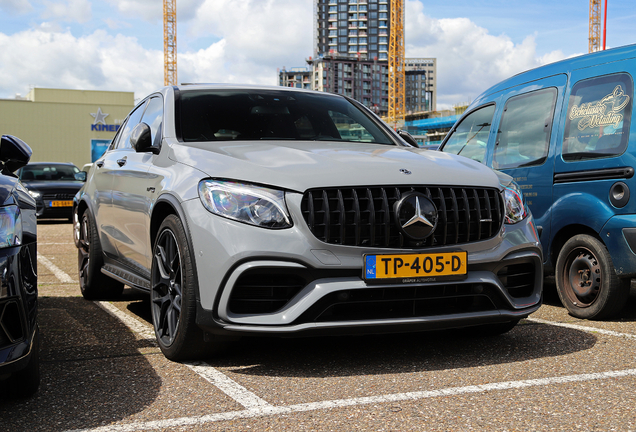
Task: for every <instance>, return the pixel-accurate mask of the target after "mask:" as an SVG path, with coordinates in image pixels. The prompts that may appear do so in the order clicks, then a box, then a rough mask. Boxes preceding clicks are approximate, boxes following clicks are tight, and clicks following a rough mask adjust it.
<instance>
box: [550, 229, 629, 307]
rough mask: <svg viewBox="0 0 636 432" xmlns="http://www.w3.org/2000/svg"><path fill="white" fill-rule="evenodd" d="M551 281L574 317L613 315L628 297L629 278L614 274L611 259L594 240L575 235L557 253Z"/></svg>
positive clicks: (587, 236) (604, 249) (603, 246)
mask: <svg viewBox="0 0 636 432" xmlns="http://www.w3.org/2000/svg"><path fill="white" fill-rule="evenodd" d="M555 281H556V286H557V292H558V294H559V298H560V299H561V303H563V305H564V306H565V308H566V309H567V310H568V312H570V314H572V315H574V316H575V317H577V318H582V319H605V318H609V317H611V316H613V315H616V314H618V313H619V312H620V310H621V309H622V308H623V306H624V305H625V302H626V301H627V298H628V297H629V288H630V283H631V279H629V278H619V277H618V276H617V275H616V270H615V269H614V264H613V263H612V257H611V256H610V254H609V252H608V250H607V248H606V247H605V245H604V244H603V243H602V242H601V241H600V240H598V239H596V238H594V237H592V236H589V235H585V234H579V235H576V236H574V237H572V238H571V239H569V240H568V241H567V242H566V243H565V245H563V248H562V249H561V251H560V252H559V256H558V258H557V264H556V272H555Z"/></svg>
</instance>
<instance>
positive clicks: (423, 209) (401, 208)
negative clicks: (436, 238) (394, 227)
mask: <svg viewBox="0 0 636 432" xmlns="http://www.w3.org/2000/svg"><path fill="white" fill-rule="evenodd" d="M395 206H396V214H397V222H398V227H399V228H400V231H402V233H403V234H404V235H406V236H407V237H409V238H411V239H413V240H424V239H426V238H427V237H429V236H430V235H431V234H432V233H433V231H435V227H436V226H437V207H435V204H434V203H433V201H431V200H430V199H429V198H428V197H427V196H426V195H424V194H422V193H419V192H412V193H409V194H406V195H404V197H402V199H400V200H399V201H398V202H397V203H396V204H395Z"/></svg>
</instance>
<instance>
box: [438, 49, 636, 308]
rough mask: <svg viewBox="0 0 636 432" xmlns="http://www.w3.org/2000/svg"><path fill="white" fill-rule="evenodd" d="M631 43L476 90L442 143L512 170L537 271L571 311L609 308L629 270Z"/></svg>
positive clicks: (635, 184)
mask: <svg viewBox="0 0 636 432" xmlns="http://www.w3.org/2000/svg"><path fill="white" fill-rule="evenodd" d="M635 75H636V45H630V46H625V47H621V48H616V49H612V50H607V51H602V52H598V53H594V54H588V55H583V56H580V57H576V58H572V59H568V60H564V61H560V62H557V63H552V64H549V65H546V66H543V67H540V68H537V69H534V70H531V71H528V72H524V73H521V74H519V75H516V76H514V77H512V78H510V79H508V80H506V81H503V82H501V83H499V84H497V85H495V86H493V87H491V88H490V89H488V90H486V91H485V92H484V93H482V94H481V95H480V96H479V97H478V98H477V99H476V100H475V101H474V102H473V103H472V104H471V106H470V107H469V109H468V110H467V111H466V113H465V114H464V116H463V117H462V118H461V119H460V120H459V121H458V122H457V123H456V124H455V126H454V127H453V128H452V129H451V131H450V132H449V134H448V135H447V137H446V139H445V140H444V142H443V143H442V146H441V150H442V151H444V152H449V153H455V154H461V155H464V156H467V157H469V158H472V159H475V160H477V161H480V162H482V163H484V164H486V165H488V166H490V167H492V168H495V169H498V170H501V171H503V172H505V173H507V174H509V175H511V176H512V177H513V178H514V180H515V181H516V182H517V183H518V184H519V185H520V187H521V190H522V191H523V195H524V197H525V199H526V201H527V204H528V206H529V207H530V209H531V210H532V213H533V215H534V217H535V220H536V223H537V229H538V231H539V234H540V238H541V242H542V244H543V256H544V260H545V262H544V267H545V270H546V273H547V274H549V273H551V272H553V273H554V275H555V280H556V286H557V290H558V293H559V296H560V298H561V301H562V302H563V304H564V305H565V307H566V308H567V309H568V311H569V312H570V313H571V314H572V315H574V316H576V317H579V318H594V319H602V318H607V317H610V316H613V315H615V314H617V313H618V312H619V311H620V310H621V308H622V307H623V306H624V304H625V302H626V300H627V297H628V295H629V288H630V282H631V279H632V278H633V277H634V276H636V253H635V252H636V194H635V196H634V197H632V196H631V191H635V192H636V178H635V177H634V166H635V165H636V127H632V123H631V120H632V111H633V104H634V76H635Z"/></svg>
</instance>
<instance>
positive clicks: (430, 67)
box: [404, 58, 437, 114]
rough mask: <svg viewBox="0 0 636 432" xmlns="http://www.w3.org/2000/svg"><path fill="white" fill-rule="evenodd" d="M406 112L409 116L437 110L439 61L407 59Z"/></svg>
mask: <svg viewBox="0 0 636 432" xmlns="http://www.w3.org/2000/svg"><path fill="white" fill-rule="evenodd" d="M404 71H405V74H406V82H405V84H406V85H405V86H404V87H405V92H406V95H405V96H406V112H407V113H408V114H412V113H416V112H422V111H436V110H437V59H434V58H407V59H405V67H404Z"/></svg>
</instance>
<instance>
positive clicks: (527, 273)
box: [497, 262, 535, 298]
mask: <svg viewBox="0 0 636 432" xmlns="http://www.w3.org/2000/svg"><path fill="white" fill-rule="evenodd" d="M534 274H535V268H534V264H533V263H531V262H528V263H519V264H511V265H508V266H506V267H504V268H502V269H501V270H499V271H498V272H497V277H498V278H499V280H500V281H501V283H502V284H503V285H504V287H506V289H507V290H508V293H509V294H510V296H511V297H513V298H522V297H528V296H529V295H531V294H532V292H533V291H534Z"/></svg>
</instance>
